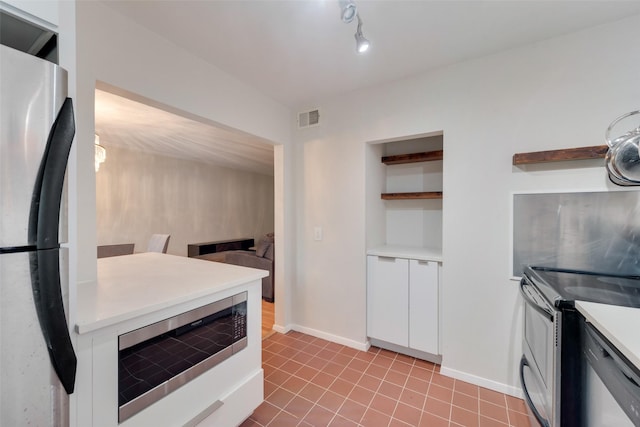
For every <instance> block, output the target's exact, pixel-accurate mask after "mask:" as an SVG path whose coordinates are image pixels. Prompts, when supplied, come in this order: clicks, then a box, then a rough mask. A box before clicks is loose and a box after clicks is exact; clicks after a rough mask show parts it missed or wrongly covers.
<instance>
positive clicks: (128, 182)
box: [96, 144, 274, 256]
mask: <svg viewBox="0 0 640 427" xmlns="http://www.w3.org/2000/svg"><path fill="white" fill-rule="evenodd" d="M104 145H105V147H106V149H107V161H106V162H105V163H103V164H102V165H101V167H100V170H99V171H98V173H97V174H96V211H97V240H98V244H99V245H104V244H115V243H135V245H136V246H135V248H136V251H137V252H143V251H145V250H146V248H147V242H148V240H149V237H150V236H151V234H153V233H162V234H171V240H170V241H169V249H168V253H171V254H175V255H184V256H186V255H187V244H188V243H195V242H204V241H212V240H224V239H235V238H243V237H250V238H251V237H252V238H255V239H257V238H259V237H260V236H261V235H262V234H264V233H267V232H271V231H273V229H274V223H273V221H274V219H273V218H274V216H273V212H274V192H273V176H267V175H260V174H255V173H249V172H244V171H239V170H234V169H227V168H223V167H218V166H213V165H209V164H205V163H198V162H192V161H187V160H182V159H175V158H171V157H164V156H159V155H154V154H150V153H144V152H139V151H133V150H127V149H123V148H116V147H109V146H108V145H107V144H104Z"/></svg>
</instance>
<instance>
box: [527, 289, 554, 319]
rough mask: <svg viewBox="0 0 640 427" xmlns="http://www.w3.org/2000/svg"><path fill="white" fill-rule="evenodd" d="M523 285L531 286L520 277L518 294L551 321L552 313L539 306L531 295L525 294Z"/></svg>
mask: <svg viewBox="0 0 640 427" xmlns="http://www.w3.org/2000/svg"><path fill="white" fill-rule="evenodd" d="M525 286H531V285H528V284H526V283H525V281H524V279H522V280H521V281H520V294H521V295H522V298H524V302H526V303H527V304H529V305H530V306H531V307H533V308H534V309H535V310H536V311H537V312H538V313H540V314H541V315H543V316H544V317H546V318H548V319H549V320H550V321H551V322H553V313H550V312H549V311H547V310H545V309H544V308H542V307H540V305H539V304H538V303H536V302H535V301H534V300H532V299H531V297H530V296H529V295H528V294H527V292H526V291H525V290H524V287H525Z"/></svg>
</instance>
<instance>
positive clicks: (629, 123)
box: [605, 110, 640, 186]
mask: <svg viewBox="0 0 640 427" xmlns="http://www.w3.org/2000/svg"><path fill="white" fill-rule="evenodd" d="M605 139H606V141H607V145H609V150H608V151H607V155H606V159H605V164H606V166H607V171H608V173H609V179H610V180H611V182H613V183H614V184H617V185H622V186H635V185H640V110H636V111H632V112H630V113H627V114H624V115H622V116H620V117H618V118H617V119H615V120H614V121H613V122H611V124H610V125H609V127H608V128H607V132H606V134H605Z"/></svg>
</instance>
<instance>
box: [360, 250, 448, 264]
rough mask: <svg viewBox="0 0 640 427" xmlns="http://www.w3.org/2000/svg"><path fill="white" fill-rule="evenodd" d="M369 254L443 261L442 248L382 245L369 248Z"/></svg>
mask: <svg viewBox="0 0 640 427" xmlns="http://www.w3.org/2000/svg"><path fill="white" fill-rule="evenodd" d="M367 255H377V256H386V257H394V258H408V259H418V260H421V261H436V262H442V249H437V248H415V247H410V246H380V247H377V248H372V249H369V250H367Z"/></svg>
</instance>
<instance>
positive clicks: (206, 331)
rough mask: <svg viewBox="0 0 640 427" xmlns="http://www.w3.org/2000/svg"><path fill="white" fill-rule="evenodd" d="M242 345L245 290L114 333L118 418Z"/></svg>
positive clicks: (206, 367)
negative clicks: (129, 329) (126, 330)
mask: <svg viewBox="0 0 640 427" xmlns="http://www.w3.org/2000/svg"><path fill="white" fill-rule="evenodd" d="M246 346H247V293H246V292H242V293H240V294H236V295H234V296H231V297H228V298H225V299H223V300H220V301H216V302H214V303H211V304H208V305H206V306H203V307H199V308H197V309H194V310H191V311H188V312H186V313H183V314H180V315H178V316H175V317H171V318H169V319H165V320H162V321H160V322H157V323H154V324H152V325H149V326H145V327H143V328H140V329H136V330H135V331H131V332H128V333H126V334H123V335H120V336H119V337H118V394H119V396H118V404H119V409H118V422H123V421H125V420H126V419H128V418H130V417H132V416H133V415H135V414H137V413H138V412H140V411H141V410H143V409H144V408H146V407H148V406H149V405H151V404H152V403H154V402H156V401H157V400H159V399H161V398H163V397H164V396H166V395H167V394H169V393H171V392H172V391H174V390H176V389H177V388H179V387H180V386H182V385H184V384H186V383H187V382H189V381H191V380H192V379H194V378H196V377H197V376H198V375H201V374H202V373H204V372H205V371H207V370H208V369H211V368H212V367H213V366H215V365H217V364H219V363H220V362H222V361H223V360H225V359H227V358H229V357H231V356H232V355H233V354H235V353H237V352H238V351H240V350H242V349H243V348H245V347H246Z"/></svg>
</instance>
